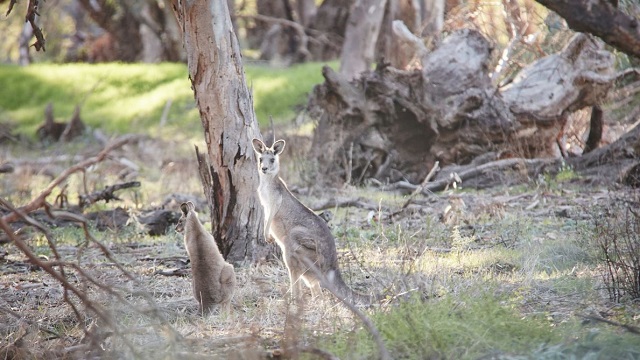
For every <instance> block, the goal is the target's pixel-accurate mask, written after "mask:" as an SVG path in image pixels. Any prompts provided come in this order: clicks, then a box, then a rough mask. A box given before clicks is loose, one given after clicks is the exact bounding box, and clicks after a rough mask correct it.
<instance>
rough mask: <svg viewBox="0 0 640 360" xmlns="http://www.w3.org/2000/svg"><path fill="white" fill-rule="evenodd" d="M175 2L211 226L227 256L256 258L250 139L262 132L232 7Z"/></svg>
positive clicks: (258, 222) (257, 221) (214, 1)
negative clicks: (204, 151) (202, 150)
mask: <svg viewBox="0 0 640 360" xmlns="http://www.w3.org/2000/svg"><path fill="white" fill-rule="evenodd" d="M172 4H173V9H174V11H175V12H176V16H177V18H178V22H179V23H180V24H181V26H182V28H183V29H184V34H183V36H184V46H185V49H186V52H187V64H188V68H189V78H190V79H191V84H192V87H193V90H194V94H195V99H196V104H197V106H198V108H199V109H200V118H201V120H202V125H203V128H204V135H205V141H206V144H207V147H208V156H207V157H206V159H205V160H207V161H203V164H202V165H201V166H200V172H201V174H202V173H203V172H207V173H208V174H209V176H210V179H209V180H207V181H208V184H205V189H210V190H209V191H208V192H207V193H206V194H205V195H206V197H207V199H208V200H209V208H210V211H211V232H212V234H213V236H214V238H215V239H216V242H217V243H218V246H219V248H220V250H221V252H222V254H223V255H224V257H225V258H226V259H227V260H229V261H232V262H235V263H238V262H243V261H246V260H254V261H256V260H259V259H258V258H259V257H260V256H261V252H260V251H259V249H262V244H265V242H264V239H261V238H260V235H261V234H262V228H261V227H262V217H263V210H262V206H261V205H260V202H259V200H258V197H257V196H256V188H257V187H258V183H259V179H258V173H257V171H256V165H255V160H254V154H253V148H252V146H251V140H252V139H253V138H260V137H261V136H260V130H259V128H258V124H257V121H256V119H255V113H254V110H253V102H252V98H251V93H250V92H249V90H248V88H247V86H246V83H245V76H244V69H243V67H242V60H241V59H242V58H241V55H240V47H239V45H238V41H237V38H236V35H235V33H234V32H233V27H232V25H231V19H230V15H229V10H228V9H227V4H226V1H218V0H207V1H198V2H195V1H180V0H173V1H172ZM194 175H195V174H194ZM205 177H206V176H205Z"/></svg>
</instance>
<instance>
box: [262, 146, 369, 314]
mask: <svg viewBox="0 0 640 360" xmlns="http://www.w3.org/2000/svg"><path fill="white" fill-rule="evenodd" d="M252 144H253V149H254V150H255V152H256V155H257V160H258V161H257V163H258V172H259V174H260V185H259V186H258V197H259V198H260V203H261V204H262V207H263V208H264V238H265V240H268V239H269V235H272V236H273V238H274V239H275V241H276V243H277V244H278V246H280V248H281V249H282V257H283V259H284V263H285V265H286V266H287V269H288V270H289V280H290V281H291V294H292V296H293V298H294V299H297V298H299V296H300V291H301V288H300V286H301V285H300V280H302V281H304V283H305V284H306V285H307V286H308V287H309V288H310V289H311V293H312V294H313V296H314V297H316V296H319V295H320V294H321V290H320V286H324V284H323V281H322V280H323V279H321V278H319V277H318V276H317V274H321V275H322V276H324V278H325V280H326V281H327V282H329V283H330V285H331V286H332V288H333V290H335V292H336V293H337V294H338V295H339V296H340V297H342V298H343V299H348V300H351V301H353V302H358V303H364V304H370V303H371V301H372V297H370V296H367V295H362V294H358V293H356V292H354V291H353V290H351V289H350V288H349V287H348V286H347V285H346V284H345V283H344V280H343V279H342V276H341V274H340V270H339V269H338V255H337V253H336V243H335V239H334V238H333V235H332V234H331V230H330V229H329V226H327V223H326V222H325V221H324V220H322V219H321V218H320V217H319V216H318V215H316V214H315V213H314V212H313V211H312V210H311V209H309V208H308V207H306V206H304V205H303V204H302V203H301V202H300V201H298V199H296V197H295V196H293V194H291V192H290V191H289V189H288V188H287V185H285V183H284V181H282V179H281V178H280V177H279V176H278V171H279V170H280V160H279V155H280V154H281V153H282V151H283V150H284V146H285V142H284V140H278V141H276V142H274V143H273V145H272V146H271V147H270V148H269V147H267V146H266V145H265V144H264V143H263V142H262V141H261V140H259V139H253V141H252ZM307 264H313V265H315V268H316V270H317V271H312V270H314V269H310V268H309V266H307Z"/></svg>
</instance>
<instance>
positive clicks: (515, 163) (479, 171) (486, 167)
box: [392, 158, 561, 195]
mask: <svg viewBox="0 0 640 360" xmlns="http://www.w3.org/2000/svg"><path fill="white" fill-rule="evenodd" d="M560 163H561V159H522V158H511V159H502V160H496V161H491V162H488V163H485V164H482V165H479V166H473V167H471V168H466V169H465V170H463V171H461V172H448V171H447V168H444V169H443V171H441V173H444V174H446V175H445V176H443V177H442V178H441V179H440V180H436V181H434V182H430V183H427V184H426V186H424V187H423V189H422V191H421V192H422V194H424V195H429V194H430V193H431V192H432V191H441V190H444V189H445V188H447V187H448V186H449V185H451V182H452V179H455V180H456V182H464V181H465V180H468V179H472V178H475V177H477V176H480V175H483V174H484V173H488V172H491V171H504V170H506V169H515V170H517V171H521V172H523V173H525V172H526V173H527V174H535V173H539V169H541V168H543V167H545V166H550V165H554V164H557V165H560ZM452 176H453V177H452ZM392 187H393V188H397V189H407V190H412V191H416V190H418V189H419V188H420V185H413V184H411V183H409V182H406V181H399V182H396V183H394V184H392Z"/></svg>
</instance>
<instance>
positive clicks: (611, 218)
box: [593, 194, 640, 302]
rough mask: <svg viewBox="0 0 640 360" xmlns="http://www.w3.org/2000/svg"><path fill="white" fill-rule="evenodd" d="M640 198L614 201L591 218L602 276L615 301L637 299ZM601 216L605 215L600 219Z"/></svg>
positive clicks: (639, 295)
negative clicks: (639, 209) (639, 207)
mask: <svg viewBox="0 0 640 360" xmlns="http://www.w3.org/2000/svg"><path fill="white" fill-rule="evenodd" d="M639 204H640V196H639V195H638V194H635V195H634V196H633V197H632V198H631V199H614V201H612V204H611V205H609V206H608V207H607V208H606V209H603V211H601V212H600V214H595V216H594V217H593V224H594V240H595V242H596V244H597V246H598V249H599V255H600V260H601V261H602V262H603V266H602V267H601V275H602V278H603V279H604V283H605V287H606V289H607V291H608V293H609V298H610V299H611V300H612V301H615V302H622V301H626V300H634V299H640V214H639V213H638V210H636V209H638V205H639ZM602 215H604V216H602Z"/></svg>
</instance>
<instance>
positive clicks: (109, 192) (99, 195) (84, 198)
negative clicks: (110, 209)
mask: <svg viewBox="0 0 640 360" xmlns="http://www.w3.org/2000/svg"><path fill="white" fill-rule="evenodd" d="M132 187H140V182H139V181H129V182H126V183H121V184H115V185H110V186H107V187H106V188H104V190H99V191H94V192H92V193H91V194H86V195H80V200H79V204H78V206H80V208H85V207H87V206H89V205H91V204H94V203H96V202H98V201H102V200H104V201H105V202H107V203H108V202H109V201H111V200H116V201H120V200H121V199H120V198H119V197H117V196H116V195H115V194H114V192H116V191H118V190H122V189H129V188H132Z"/></svg>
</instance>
